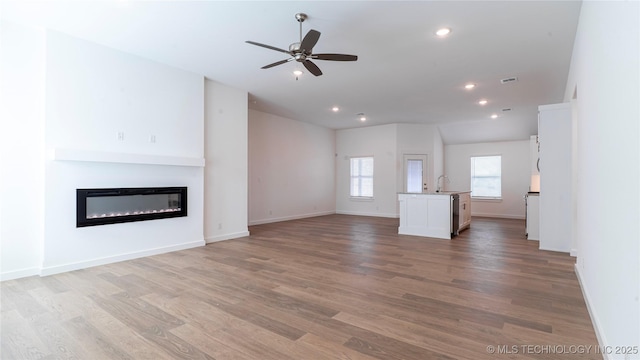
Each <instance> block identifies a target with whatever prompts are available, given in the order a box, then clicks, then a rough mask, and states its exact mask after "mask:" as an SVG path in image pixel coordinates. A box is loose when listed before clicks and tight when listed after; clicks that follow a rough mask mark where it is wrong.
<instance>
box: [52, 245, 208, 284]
mask: <svg viewBox="0 0 640 360" xmlns="http://www.w3.org/2000/svg"><path fill="white" fill-rule="evenodd" d="M204 245H205V242H204V239H202V240H196V241H192V242H188V243H183V244H178V245H172V246H165V247H161V248H155V249H148V250H143V251H137V252H132V253H127V254H121V255H116V256H108V257H104V258H99V259H92V260H88V261H79V262H76V263H72V264H64V265H54V266H48V267H43V268H42V269H41V270H40V276H47V275H53V274H59V273H63V272H67V271H73V270H79V269H85V268H89V267H93V266H99V265H106V264H111V263H115V262H120V261H125V260H132V259H137V258H141V257H145V256H151V255H158V254H164V253H168V252H172V251H178V250H185V249H190V248H194V247H198V246H204Z"/></svg>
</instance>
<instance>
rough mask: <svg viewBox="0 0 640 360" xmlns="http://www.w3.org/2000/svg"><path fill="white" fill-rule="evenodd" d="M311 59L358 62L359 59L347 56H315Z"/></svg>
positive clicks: (354, 56)
mask: <svg viewBox="0 0 640 360" xmlns="http://www.w3.org/2000/svg"><path fill="white" fill-rule="evenodd" d="M311 58H313V59H318V60H332V61H356V60H358V57H357V56H356V55H346V54H313V55H311Z"/></svg>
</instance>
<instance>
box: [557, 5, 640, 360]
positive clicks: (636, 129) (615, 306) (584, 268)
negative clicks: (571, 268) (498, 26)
mask: <svg viewBox="0 0 640 360" xmlns="http://www.w3.org/2000/svg"><path fill="white" fill-rule="evenodd" d="M638 19H640V3H639V2H637V1H620V2H618V1H611V2H603V1H585V2H583V3H582V9H581V13H580V20H579V24H578V30H577V34H576V40H575V43H574V49H573V57H572V60H571V67H570V71H569V78H568V81H567V88H566V91H565V101H567V102H568V101H572V99H573V98H574V93H576V94H577V97H576V99H575V100H573V101H574V103H575V106H576V108H577V114H576V115H577V130H578V136H577V184H576V186H577V190H576V195H577V204H576V205H577V206H576V207H577V226H576V228H577V234H576V238H577V246H578V249H577V252H578V259H577V264H576V272H577V274H578V278H579V279H580V283H581V286H582V290H583V293H584V295H585V300H586V302H587V307H588V309H589V312H590V314H591V318H592V320H593V323H594V326H595V329H596V334H597V335H598V339H599V341H600V345H603V346H632V347H633V346H636V349H638V347H640V302H639V299H638V298H639V296H640V244H639V240H638V239H640V225H639V223H640V211H639V207H638V203H639V201H640V108H639V106H638V99H640V61H639V55H640V26H639V23H640V22H639V21H638ZM611 24H615V26H613V27H612V26H611ZM612 192H613V193H612ZM637 356H638V355H637V354H636V355H633V356H632V357H630V358H637ZM607 357H608V358H609V359H625V356H624V355H623V354H615V353H612V354H609V355H608V356H607Z"/></svg>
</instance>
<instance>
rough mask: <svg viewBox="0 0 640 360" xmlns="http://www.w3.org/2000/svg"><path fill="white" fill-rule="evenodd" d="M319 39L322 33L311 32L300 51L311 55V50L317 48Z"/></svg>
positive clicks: (302, 43)
mask: <svg viewBox="0 0 640 360" xmlns="http://www.w3.org/2000/svg"><path fill="white" fill-rule="evenodd" d="M318 39H320V32H319V31H316V30H313V29H311V30H309V32H308V33H307V35H305V36H304V39H302V42H301V43H300V50H302V51H306V52H307V53H311V50H312V49H313V47H314V46H316V43H317V42H318Z"/></svg>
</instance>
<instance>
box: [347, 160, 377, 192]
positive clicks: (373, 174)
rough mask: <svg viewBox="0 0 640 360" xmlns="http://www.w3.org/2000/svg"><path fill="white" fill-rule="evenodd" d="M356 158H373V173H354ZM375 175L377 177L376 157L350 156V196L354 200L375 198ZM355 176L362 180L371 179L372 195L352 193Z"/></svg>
mask: <svg viewBox="0 0 640 360" xmlns="http://www.w3.org/2000/svg"><path fill="white" fill-rule="evenodd" d="M355 159H371V167H372V171H371V175H370V176H369V175H356V176H354V175H353V172H352V169H353V160H355ZM374 177H375V158H374V156H373V155H364V156H350V157H349V198H350V199H352V200H373V198H374V195H375V193H374ZM354 178H357V179H359V180H360V181H362V179H371V196H365V195H357V194H356V195H354V194H352V190H353V180H354ZM359 189H360V194H362V182H360V187H359Z"/></svg>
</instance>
